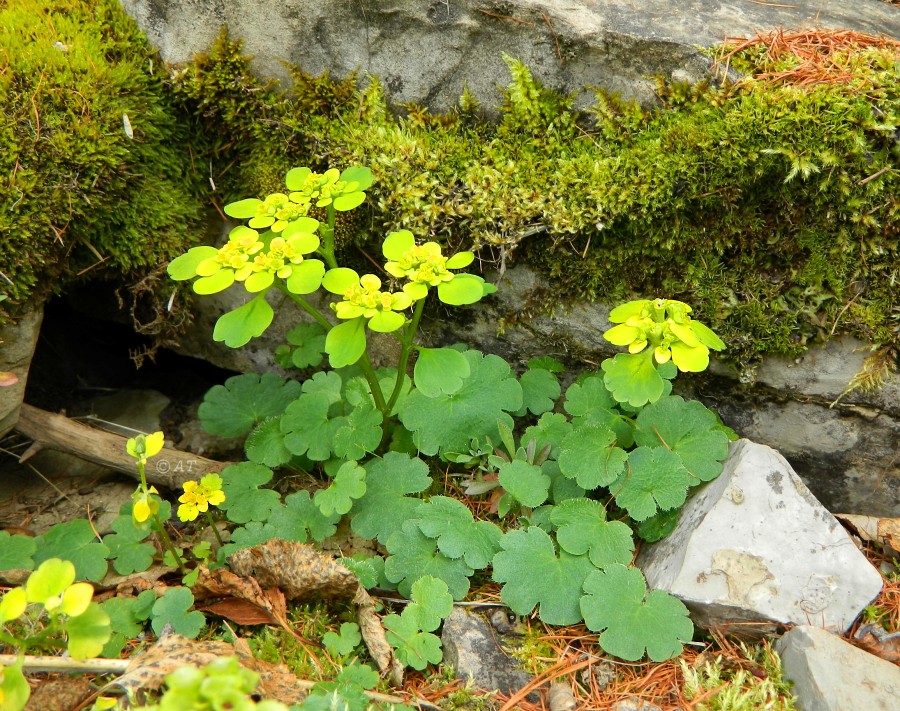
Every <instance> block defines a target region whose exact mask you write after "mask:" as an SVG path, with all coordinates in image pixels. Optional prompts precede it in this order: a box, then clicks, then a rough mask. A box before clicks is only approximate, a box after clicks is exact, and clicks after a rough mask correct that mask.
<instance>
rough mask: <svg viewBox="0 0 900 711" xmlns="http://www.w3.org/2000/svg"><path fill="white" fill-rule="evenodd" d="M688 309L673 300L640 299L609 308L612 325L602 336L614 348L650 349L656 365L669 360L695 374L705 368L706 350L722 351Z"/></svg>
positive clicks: (713, 336)
mask: <svg viewBox="0 0 900 711" xmlns="http://www.w3.org/2000/svg"><path fill="white" fill-rule="evenodd" d="M691 311H692V309H691V307H690V306H688V305H687V304H685V303H684V302H682V301H675V300H673V299H653V300H650V299H641V300H639V301H630V302H628V303H627V304H622V305H621V306H618V307H616V308H615V309H613V310H612V311H611V312H610V314H609V320H610V322H612V323H617V324H619V325H618V326H613V327H612V328H610V329H609V330H607V331H606V332H605V333H604V334H603V337H604V338H605V339H606V340H607V341H609V342H610V343H612V344H613V345H616V346H627V347H628V352H629V353H632V354H634V353H640V352H641V351H643V350H644V349H645V348H648V347H649V348H652V350H653V358H654V360H655V361H656V362H657V363H660V364H662V363H668V362H669V360H671V361H672V362H673V363H674V364H675V366H676V367H677V368H678V370H680V371H682V372H690V373H699V372H701V371H703V370H706V368H707V366H709V350H710V348H712V349H713V350H717V351H718V350H722V349H723V348H725V344H724V343H723V342H722V339H720V338H719V337H718V336H717V335H716V334H715V333H713V332H712V330H711V329H710V328H709V327H708V326H706V325H704V324H702V323H700V322H699V321H696V320H695V319H692V318H691V317H690V316H689V315H688V314H689V313H690V312H691Z"/></svg>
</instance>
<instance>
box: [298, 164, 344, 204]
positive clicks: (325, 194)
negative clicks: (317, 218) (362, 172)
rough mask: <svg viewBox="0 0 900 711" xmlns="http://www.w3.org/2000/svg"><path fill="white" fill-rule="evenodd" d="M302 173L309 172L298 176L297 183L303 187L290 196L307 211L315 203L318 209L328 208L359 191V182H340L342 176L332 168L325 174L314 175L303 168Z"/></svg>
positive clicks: (300, 173)
mask: <svg viewBox="0 0 900 711" xmlns="http://www.w3.org/2000/svg"><path fill="white" fill-rule="evenodd" d="M300 171H308V172H299V173H297V174H296V177H295V181H297V182H299V183H300V184H301V187H300V189H299V190H296V191H294V192H292V193H291V194H290V199H291V200H292V201H293V202H295V203H298V204H300V205H303V206H304V208H305V209H306V210H308V209H309V207H310V205H311V204H313V203H315V206H316V207H327V206H328V205H330V204H331V203H332V202H334V199H335V198H336V197H339V196H341V195H344V194H345V193H352V192H356V191H357V190H359V183H358V182H356V181H349V182H348V181H346V180H340V175H341V174H340V172H339V171H338V170H337V169H336V168H330V169H329V170H326V171H325V172H324V173H313V172H312V171H309V169H308V168H301V169H300ZM289 175H290V174H289ZM292 182H293V181H292Z"/></svg>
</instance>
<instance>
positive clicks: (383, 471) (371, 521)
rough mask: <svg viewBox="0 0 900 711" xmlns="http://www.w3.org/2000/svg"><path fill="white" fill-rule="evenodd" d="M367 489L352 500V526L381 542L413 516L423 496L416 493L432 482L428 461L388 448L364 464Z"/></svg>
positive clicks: (359, 532) (359, 533) (384, 541)
mask: <svg viewBox="0 0 900 711" xmlns="http://www.w3.org/2000/svg"><path fill="white" fill-rule="evenodd" d="M365 470H366V493H365V495H364V496H363V497H362V498H360V499H357V500H356V502H354V504H353V508H352V509H351V511H350V513H351V515H352V516H353V519H352V520H351V527H352V528H353V531H354V533H356V534H357V535H359V536H362V537H363V538H377V539H378V542H379V543H381V544H382V545H384V544H385V543H386V542H387V540H388V538H389V537H390V535H391V534H392V533H394V532H395V531H397V530H399V529H400V527H401V526H402V525H403V523H404V521H406V520H408V519H412V518H415V517H416V515H417V512H418V510H419V507H421V506H422V505H423V504H422V500H421V499H418V498H411V497H409V496H407V494H418V493H420V492H422V491H425V490H426V489H427V488H428V487H429V486H431V477H430V476H429V474H428V465H427V464H425V462H423V461H422V460H421V459H419V458H418V457H416V458H412V457H410V456H409V455H406V454H401V453H399V452H388V453H387V454H385V455H384V458H382V459H372V460H370V461H368V462H366V464H365Z"/></svg>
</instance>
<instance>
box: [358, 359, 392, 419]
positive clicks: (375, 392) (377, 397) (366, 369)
mask: <svg viewBox="0 0 900 711" xmlns="http://www.w3.org/2000/svg"><path fill="white" fill-rule="evenodd" d="M358 364H359V367H360V368H361V369H362V372H363V375H365V376H366V381H367V382H368V383H369V389H370V390H371V391H372V399H373V400H374V401H375V407H377V408H378V410H379V411H380V412H381V414H382V420H381V428H382V429H383V430H385V428H386V427H387V424H388V419H389V418H390V416H391V410H390V408H389V407H388V406H387V403H386V402H385V401H384V393H382V392H381V385H380V384H379V383H378V376H376V375H375V368H373V367H372V361H371V360H369V352H368V351H366V352H365V353H363V354H362V358H360V359H359V361H358ZM385 431H387V430H385Z"/></svg>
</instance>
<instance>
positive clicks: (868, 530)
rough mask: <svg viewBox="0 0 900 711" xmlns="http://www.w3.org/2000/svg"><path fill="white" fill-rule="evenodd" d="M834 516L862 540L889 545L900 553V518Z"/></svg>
mask: <svg viewBox="0 0 900 711" xmlns="http://www.w3.org/2000/svg"><path fill="white" fill-rule="evenodd" d="M834 516H835V518H837V519H838V520H839V521H840V522H841V523H843V524H844V525H845V526H846V527H848V528H849V529H850V532H851V533H854V534H856V535H857V536H859V537H860V538H861V539H862V540H864V541H868V542H869V543H875V544H877V545H881V546H887V547H888V548H890V549H891V550H893V551H894V552H895V553H900V518H878V517H876V516H860V515H857V514H835V515H834Z"/></svg>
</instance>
